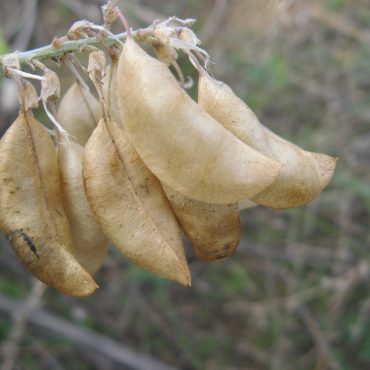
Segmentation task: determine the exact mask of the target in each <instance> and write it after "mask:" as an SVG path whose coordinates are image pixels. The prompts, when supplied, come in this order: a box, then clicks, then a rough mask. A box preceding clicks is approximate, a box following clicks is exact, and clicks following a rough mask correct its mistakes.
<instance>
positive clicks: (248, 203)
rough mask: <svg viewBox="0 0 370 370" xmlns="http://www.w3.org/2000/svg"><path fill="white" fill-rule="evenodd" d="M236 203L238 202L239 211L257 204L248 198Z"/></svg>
mask: <svg viewBox="0 0 370 370" xmlns="http://www.w3.org/2000/svg"><path fill="white" fill-rule="evenodd" d="M238 203H239V210H240V211H243V210H245V209H249V208H253V207H256V206H257V204H256V203H254V202H252V201H251V200H249V199H242V200H241V201H239V202H238Z"/></svg>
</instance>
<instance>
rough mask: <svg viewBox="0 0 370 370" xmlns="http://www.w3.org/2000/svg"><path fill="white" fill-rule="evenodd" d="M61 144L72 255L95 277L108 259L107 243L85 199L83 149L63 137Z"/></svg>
mask: <svg viewBox="0 0 370 370" xmlns="http://www.w3.org/2000/svg"><path fill="white" fill-rule="evenodd" d="M59 141H60V142H59V147H58V157H59V168H60V174H61V181H62V190H63V205H64V209H65V212H66V215H67V218H68V221H69V224H70V227H71V232H72V240H73V245H74V250H73V253H74V256H75V257H76V259H77V261H78V262H79V263H80V264H81V265H82V266H83V267H84V268H85V269H86V270H87V271H88V272H89V273H90V274H95V272H96V271H97V270H98V269H99V268H100V267H101V265H102V263H103V261H104V258H105V256H106V253H107V246H108V240H107V238H106V236H105V235H104V234H103V232H102V231H101V229H100V226H99V225H98V224H97V222H96V221H95V219H94V216H93V214H92V211H91V209H90V205H89V202H88V201H87V199H86V194H85V189H84V185H83V178H82V158H83V152H84V148H83V147H82V146H81V145H79V144H77V143H74V142H73V141H72V140H66V139H64V138H63V137H62V136H61V137H60V138H59Z"/></svg>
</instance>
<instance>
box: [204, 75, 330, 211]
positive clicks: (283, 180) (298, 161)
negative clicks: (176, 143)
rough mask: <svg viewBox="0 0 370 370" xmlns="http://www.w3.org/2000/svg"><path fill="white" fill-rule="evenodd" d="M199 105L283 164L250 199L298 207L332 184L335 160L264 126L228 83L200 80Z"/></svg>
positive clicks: (275, 204) (235, 132)
mask: <svg viewBox="0 0 370 370" xmlns="http://www.w3.org/2000/svg"><path fill="white" fill-rule="evenodd" d="M198 93H199V104H200V105H201V106H202V107H203V108H204V110H206V111H207V112H208V113H209V114H210V115H211V116H212V117H214V118H215V119H216V120H218V121H219V122H220V123H221V124H222V125H223V126H224V127H225V128H226V129H228V130H229V131H230V132H231V133H232V134H234V135H235V136H236V137H238V138H239V139H240V140H242V141H243V142H244V143H246V144H247V145H249V146H251V147H253V148H254V149H256V150H258V151H260V152H261V153H263V154H265V155H266V156H268V157H270V158H272V159H274V160H276V161H278V162H280V163H282V164H283V167H282V169H281V171H280V174H279V175H278V177H277V179H276V181H275V182H274V183H272V184H271V185H270V186H269V187H268V188H267V189H265V190H264V191H262V192H260V193H259V194H257V195H255V196H254V197H251V198H250V199H251V200H252V201H253V202H255V203H258V204H262V205H264V206H268V207H272V208H291V207H299V206H302V205H304V204H306V203H308V202H310V201H311V200H312V199H314V198H315V197H316V196H317V195H318V194H319V193H320V192H321V191H322V190H323V189H324V188H325V187H326V185H327V184H328V183H329V181H330V179H331V178H332V176H333V174H334V170H335V165H336V159H335V158H333V157H330V156H328V155H325V154H320V153H312V152H308V151H305V150H303V149H301V148H300V147H298V146H297V145H295V144H293V143H291V142H289V141H287V140H284V139H283V138H281V137H279V136H278V135H276V134H274V133H273V132H272V131H270V130H269V129H267V128H266V127H264V126H263V125H262V124H261V123H260V122H259V120H258V118H257V117H256V115H255V114H254V113H253V112H252V110H251V109H250V108H249V107H248V106H247V105H246V104H245V103H244V102H243V101H242V100H241V99H239V98H238V97H237V96H236V95H235V94H234V93H233V91H232V90H231V89H230V87H228V86H227V85H226V84H224V83H222V82H220V81H216V80H213V79H211V78H209V77H207V76H201V77H200V79H199V90H198Z"/></svg>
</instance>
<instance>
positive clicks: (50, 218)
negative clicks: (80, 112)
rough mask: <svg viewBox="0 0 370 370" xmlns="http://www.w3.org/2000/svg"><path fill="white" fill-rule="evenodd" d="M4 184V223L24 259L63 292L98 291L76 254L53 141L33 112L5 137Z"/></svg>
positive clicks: (0, 174)
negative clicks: (74, 254) (65, 208)
mask: <svg viewBox="0 0 370 370" xmlns="http://www.w3.org/2000/svg"><path fill="white" fill-rule="evenodd" d="M0 184H1V191H0V209H1V210H2V213H1V220H0V226H1V229H2V230H3V231H4V233H5V234H6V235H7V236H8V238H9V240H10V241H11V243H12V246H13V249H14V250H15V252H16V253H17V255H18V257H19V258H20V260H21V261H22V262H23V264H24V265H25V266H26V267H27V268H28V269H29V270H30V271H31V272H32V274H33V275H35V277H36V278H38V279H39V280H41V281H42V282H44V283H45V284H47V285H49V286H51V287H54V288H56V289H58V290H59V291H61V292H62V293H65V294H69V295H74V296H84V295H88V294H91V293H93V292H94V290H95V289H96V288H97V285H96V284H95V282H94V280H93V279H92V277H91V276H90V275H89V274H88V273H87V272H86V271H85V270H84V269H83V268H82V267H81V265H80V264H79V263H78V262H77V261H76V259H75V258H74V257H73V248H72V239H71V232H70V228H69V225H68V221H67V218H66V216H65V213H64V210H63V206H62V197H61V186H60V178H59V169H58V158H57V153H56V150H55V147H54V144H53V142H52V140H51V138H50V137H49V135H48V134H47V132H46V131H45V129H44V128H43V127H42V125H41V124H40V123H39V122H38V121H37V120H36V119H35V118H34V117H33V115H32V113H31V112H27V113H20V114H19V116H18V118H17V120H16V121H15V122H14V123H13V124H12V126H11V127H10V128H9V129H8V131H7V132H6V134H5V135H4V137H3V139H2V143H1V153H0Z"/></svg>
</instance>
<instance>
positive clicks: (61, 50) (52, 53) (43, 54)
mask: <svg viewBox="0 0 370 370" xmlns="http://www.w3.org/2000/svg"><path fill="white" fill-rule="evenodd" d="M152 33H153V28H152V27H148V28H144V29H140V30H137V31H134V32H132V37H133V38H134V39H135V40H137V41H144V40H147V39H148V38H149V36H150V35H152ZM126 37H127V34H126V32H123V33H119V34H117V35H114V36H107V37H104V39H101V38H98V37H91V38H88V39H81V40H70V41H65V42H63V43H62V44H61V45H60V46H59V47H54V46H53V45H52V44H51V45H47V46H43V47H41V48H38V49H34V50H29V51H25V52H19V53H18V58H19V63H20V65H21V66H22V65H26V64H27V63H30V62H31V61H32V59H38V60H43V59H60V58H62V57H63V56H64V55H65V54H68V53H76V52H77V53H78V52H81V51H84V49H85V48H86V47H87V46H99V45H100V46H101V45H102V44H104V45H114V44H117V43H118V41H117V40H121V41H122V40H125V39H126ZM4 56H6V54H3V55H0V63H1V64H2V61H3V58H4Z"/></svg>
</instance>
